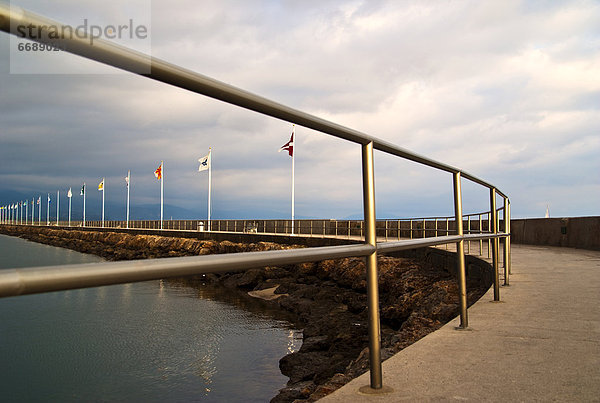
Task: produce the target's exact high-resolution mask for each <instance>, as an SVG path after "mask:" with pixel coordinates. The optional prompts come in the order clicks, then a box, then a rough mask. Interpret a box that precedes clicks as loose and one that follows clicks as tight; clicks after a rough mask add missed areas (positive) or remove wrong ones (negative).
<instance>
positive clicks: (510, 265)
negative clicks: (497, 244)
mask: <svg viewBox="0 0 600 403" xmlns="http://www.w3.org/2000/svg"><path fill="white" fill-rule="evenodd" d="M506 206H507V214H506V215H507V217H508V221H507V222H508V230H507V231H506V233H507V234H510V200H509V199H507V204H506ZM511 238H512V236H511V235H509V236H508V238H506V239H507V245H508V274H512V256H511V250H510V248H511Z"/></svg>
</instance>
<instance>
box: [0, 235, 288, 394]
mask: <svg viewBox="0 0 600 403" xmlns="http://www.w3.org/2000/svg"><path fill="white" fill-rule="evenodd" d="M100 260H101V259H100V258H98V257H95V256H90V255H84V254H80V253H77V252H73V251H69V250H66V249H61V248H54V247H50V246H46V245H39V244H35V243H31V242H27V241H24V240H21V239H18V238H11V237H6V236H3V235H0V269H5V268H15V267H28V266H41V265H56V264H65V263H71V264H74V263H89V262H97V261H100ZM298 338H299V333H298V332H297V331H295V330H293V329H291V328H290V326H289V322H287V321H285V320H283V319H282V320H279V319H273V318H272V316H267V315H266V313H265V306H264V304H262V303H261V302H260V301H255V300H253V299H250V298H244V297H243V296H241V295H233V294H232V293H231V292H228V293H226V294H224V293H223V291H219V290H216V289H211V288H206V287H199V288H191V287H189V286H186V285H184V284H179V283H177V282H166V281H152V282H144V283H135V284H126V285H118V286H109V287H98V288H90V289H84V290H73V291H64V292H54V293H47V294H39V295H29V296H22V297H10V298H4V299H0V357H1V358H0V361H1V365H0V389H1V391H2V392H1V393H2V399H1V400H2V401H61V402H62V401H204V402H222V401H226V402H264V401H269V400H270V399H271V398H272V397H273V396H275V395H276V394H277V390H278V389H280V388H282V387H283V386H285V383H286V381H287V378H286V377H284V376H283V375H281V373H280V372H279V368H278V362H279V359H280V358H281V357H282V356H284V355H285V354H287V353H288V352H291V351H295V350H297V349H298V348H299V346H300V341H299V339H298Z"/></svg>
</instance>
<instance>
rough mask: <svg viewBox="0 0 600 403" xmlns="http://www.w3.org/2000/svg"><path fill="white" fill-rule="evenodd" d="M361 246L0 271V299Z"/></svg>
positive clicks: (286, 260)
mask: <svg viewBox="0 0 600 403" xmlns="http://www.w3.org/2000/svg"><path fill="white" fill-rule="evenodd" d="M374 250H375V247H374V246H372V245H367V244H355V245H341V246H325V247H316V248H301V249H284V250H272V251H262V252H242V253H226V254H218V255H204V256H186V257H175V258H163V259H144V260H132V261H121V262H108V263H88V264H77V265H67V266H49V267H32V268H24V269H9V270H0V297H9V296H16V295H25V294H36V293H41V292H49V291H59V290H70V289H75V288H85V287H97V286H102V285H112V284H122V283H131V282H139V281H148V280H158V279H161V278H169V277H182V276H190V275H195V274H206V273H222V272H231V271H240V270H247V269H252V268H258V267H265V266H268V265H288V264H296V263H303V262H316V261H320V260H325V259H339V258H344V257H354V256H367V255H369V254H371V253H373V252H374Z"/></svg>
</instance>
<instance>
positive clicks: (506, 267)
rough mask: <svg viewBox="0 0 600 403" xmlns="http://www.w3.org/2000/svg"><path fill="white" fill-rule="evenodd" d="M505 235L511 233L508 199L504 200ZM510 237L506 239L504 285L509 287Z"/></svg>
mask: <svg viewBox="0 0 600 403" xmlns="http://www.w3.org/2000/svg"><path fill="white" fill-rule="evenodd" d="M504 233H506V234H508V233H510V219H509V218H508V198H507V197H505V198H504ZM508 243H509V240H508V237H506V238H504V285H505V286H507V285H509V279H508V276H509V259H508V248H509V246H508Z"/></svg>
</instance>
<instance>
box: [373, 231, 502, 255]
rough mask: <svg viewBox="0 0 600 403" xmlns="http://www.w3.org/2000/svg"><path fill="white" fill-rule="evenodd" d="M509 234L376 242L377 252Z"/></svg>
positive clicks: (499, 235) (500, 236) (499, 236)
mask: <svg viewBox="0 0 600 403" xmlns="http://www.w3.org/2000/svg"><path fill="white" fill-rule="evenodd" d="M508 235H509V234H490V233H488V234H473V235H462V236H460V235H449V236H438V237H432V238H418V239H407V240H403V241H391V242H378V243H377V251H378V252H382V253H385V252H397V251H401V250H408V249H416V248H424V247H427V246H436V245H445V244H448V243H455V242H459V241H461V240H470V241H474V240H479V239H492V238H502V237H506V236H508Z"/></svg>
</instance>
